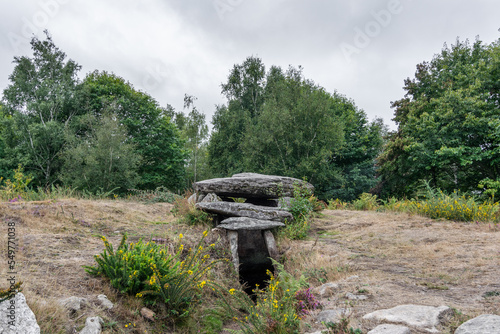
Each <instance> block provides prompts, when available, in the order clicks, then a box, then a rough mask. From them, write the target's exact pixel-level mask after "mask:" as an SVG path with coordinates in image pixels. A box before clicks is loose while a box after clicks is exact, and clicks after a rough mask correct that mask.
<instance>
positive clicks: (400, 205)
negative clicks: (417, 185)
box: [382, 183, 500, 222]
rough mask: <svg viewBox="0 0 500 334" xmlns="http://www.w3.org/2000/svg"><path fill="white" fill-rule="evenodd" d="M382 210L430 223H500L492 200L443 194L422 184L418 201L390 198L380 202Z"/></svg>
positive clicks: (499, 205) (498, 207)
mask: <svg viewBox="0 0 500 334" xmlns="http://www.w3.org/2000/svg"><path fill="white" fill-rule="evenodd" d="M382 208H383V209H384V210H389V211H397V212H410V213H415V214H419V215H422V216H426V217H429V218H432V219H439V218H445V219H449V220H456V221H485V222H487V221H490V222H498V221H499V220H500V215H499V214H500V203H498V202H497V203H493V202H492V201H491V200H490V201H486V202H482V203H481V202H478V201H477V200H476V199H475V198H474V197H473V196H467V195H465V194H461V193H460V192H459V191H454V192H453V193H452V194H445V193H444V192H443V191H441V190H440V189H434V188H432V187H430V185H429V184H428V183H424V186H423V187H422V189H420V191H419V193H418V199H411V200H397V199H395V198H393V197H392V198H389V199H388V200H387V201H383V206H382Z"/></svg>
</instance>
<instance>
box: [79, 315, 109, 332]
mask: <svg viewBox="0 0 500 334" xmlns="http://www.w3.org/2000/svg"><path fill="white" fill-rule="evenodd" d="M103 323H104V321H103V320H102V318H101V317H88V318H87V320H85V327H84V328H83V329H82V331H81V332H80V334H101V332H102V326H101V325H102V324H103Z"/></svg>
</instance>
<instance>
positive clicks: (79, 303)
mask: <svg viewBox="0 0 500 334" xmlns="http://www.w3.org/2000/svg"><path fill="white" fill-rule="evenodd" d="M59 304H61V305H62V306H64V307H65V308H66V309H67V310H68V311H70V312H78V311H80V310H81V309H82V307H83V306H84V305H85V304H87V299H86V298H83V297H76V296H71V297H68V298H64V299H61V300H59Z"/></svg>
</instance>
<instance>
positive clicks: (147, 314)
mask: <svg viewBox="0 0 500 334" xmlns="http://www.w3.org/2000/svg"><path fill="white" fill-rule="evenodd" d="M141 315H142V316H143V317H144V318H145V319H147V320H149V321H155V317H156V313H154V312H153V311H151V310H150V309H148V308H147V307H143V308H141Z"/></svg>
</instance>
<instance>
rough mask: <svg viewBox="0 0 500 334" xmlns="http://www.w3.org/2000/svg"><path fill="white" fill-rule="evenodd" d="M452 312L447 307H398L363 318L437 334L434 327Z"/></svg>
mask: <svg viewBox="0 0 500 334" xmlns="http://www.w3.org/2000/svg"><path fill="white" fill-rule="evenodd" d="M450 312H452V310H451V309H450V308H449V307H448V306H439V307H433V306H422V305H411V304H410V305H399V306H396V307H393V308H391V309H385V310H378V311H375V312H372V313H369V314H366V315H365V316H363V319H366V320H378V321H387V322H393V323H403V324H406V325H408V326H414V327H417V328H420V329H423V330H425V331H427V332H430V333H437V332H438V330H437V329H436V326H438V325H439V324H440V323H441V319H442V318H443V317H444V316H445V315H446V314H448V313H450Z"/></svg>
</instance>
